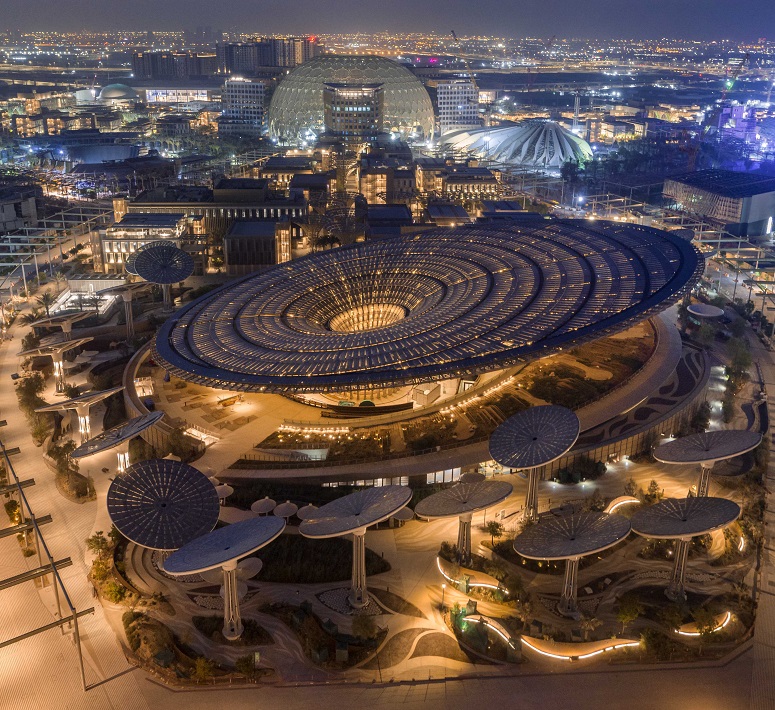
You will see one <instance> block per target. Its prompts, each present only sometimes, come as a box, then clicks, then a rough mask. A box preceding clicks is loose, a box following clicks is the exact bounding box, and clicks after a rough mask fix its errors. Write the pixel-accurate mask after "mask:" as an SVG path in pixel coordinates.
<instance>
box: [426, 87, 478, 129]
mask: <svg viewBox="0 0 775 710" xmlns="http://www.w3.org/2000/svg"><path fill="white" fill-rule="evenodd" d="M436 104H437V106H438V113H439V133H440V134H441V135H444V134H445V133H448V132H449V131H459V130H465V129H468V128H478V127H479V126H480V125H481V121H480V120H479V92H478V91H477V90H476V87H475V86H474V84H473V82H471V81H469V80H466V79H452V80H450V81H440V82H439V83H438V84H437V85H436Z"/></svg>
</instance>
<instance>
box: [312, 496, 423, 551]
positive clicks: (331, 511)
mask: <svg viewBox="0 0 775 710" xmlns="http://www.w3.org/2000/svg"><path fill="white" fill-rule="evenodd" d="M411 499H412V489H411V488H407V487H406V486H375V487H373V488H366V489H365V490H362V491H356V492H355V493H350V494H349V495H346V496H343V497H342V498H337V499H336V500H332V501H331V502H330V503H326V504H325V505H323V506H321V507H320V508H318V510H317V513H316V514H315V516H314V517H313V518H308V519H307V520H304V521H303V522H302V523H301V525H300V526H299V532H300V533H301V534H302V535H304V536H305V537H312V538H323V537H337V536H339V535H346V534H347V533H351V532H355V531H357V530H362V529H363V528H367V527H368V526H369V525H375V524H376V523H380V522H382V521H383V520H387V519H388V518H389V517H390V516H392V515H393V514H394V513H397V512H398V511H399V510H401V508H403V507H404V506H405V505H406V504H407V503H408V502H409V501H410V500H411Z"/></svg>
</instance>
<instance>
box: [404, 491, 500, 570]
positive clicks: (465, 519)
mask: <svg viewBox="0 0 775 710" xmlns="http://www.w3.org/2000/svg"><path fill="white" fill-rule="evenodd" d="M513 490H514V488H513V486H512V485H511V484H510V483H507V482H506V481H479V482H478V483H458V484H457V485H456V486H453V487H452V488H447V489H445V490H443V491H439V492H438V493H434V494H433V495H430V496H428V497H427V498H423V499H422V500H421V501H420V502H419V503H418V504H417V505H416V506H415V509H414V512H415V513H416V514H417V515H418V516H420V517H421V518H430V519H433V518H452V517H457V518H458V521H459V522H458V534H457V554H458V562H459V563H460V564H462V565H465V564H468V563H469V562H470V561H471V520H472V519H473V515H474V513H475V512H476V511H478V510H486V509H487V508H489V507H490V506H493V505H495V504H497V503H500V502H502V501H504V500H506V498H508V497H509V496H510V495H511V492H512V491H513Z"/></svg>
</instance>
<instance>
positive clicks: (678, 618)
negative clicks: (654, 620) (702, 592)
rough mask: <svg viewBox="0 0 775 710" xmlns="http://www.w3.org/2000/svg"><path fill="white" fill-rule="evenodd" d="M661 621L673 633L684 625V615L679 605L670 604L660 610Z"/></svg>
mask: <svg viewBox="0 0 775 710" xmlns="http://www.w3.org/2000/svg"><path fill="white" fill-rule="evenodd" d="M658 616H659V620H660V621H661V622H662V623H663V624H664V625H665V626H667V628H668V629H670V630H671V631H675V630H676V629H677V628H678V627H679V626H681V624H683V620H684V614H683V611H682V610H681V607H680V606H678V604H668V605H667V606H665V607H662V608H661V609H660V610H659V614H658Z"/></svg>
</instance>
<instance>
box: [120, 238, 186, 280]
mask: <svg viewBox="0 0 775 710" xmlns="http://www.w3.org/2000/svg"><path fill="white" fill-rule="evenodd" d="M133 266H134V269H135V271H136V272H137V275H138V276H139V277H140V278H143V279H145V280H146V281H150V282H151V283H154V284H176V283H179V282H180V281H185V280H186V279H187V278H188V277H189V276H191V274H193V273H194V260H193V259H192V258H191V255H190V254H187V253H186V252H184V251H183V250H182V249H178V247H176V246H175V245H174V244H168V243H166V242H164V243H161V244H158V245H155V246H152V247H146V248H144V249H140V250H138V251H136V252H135V259H134V264H133Z"/></svg>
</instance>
